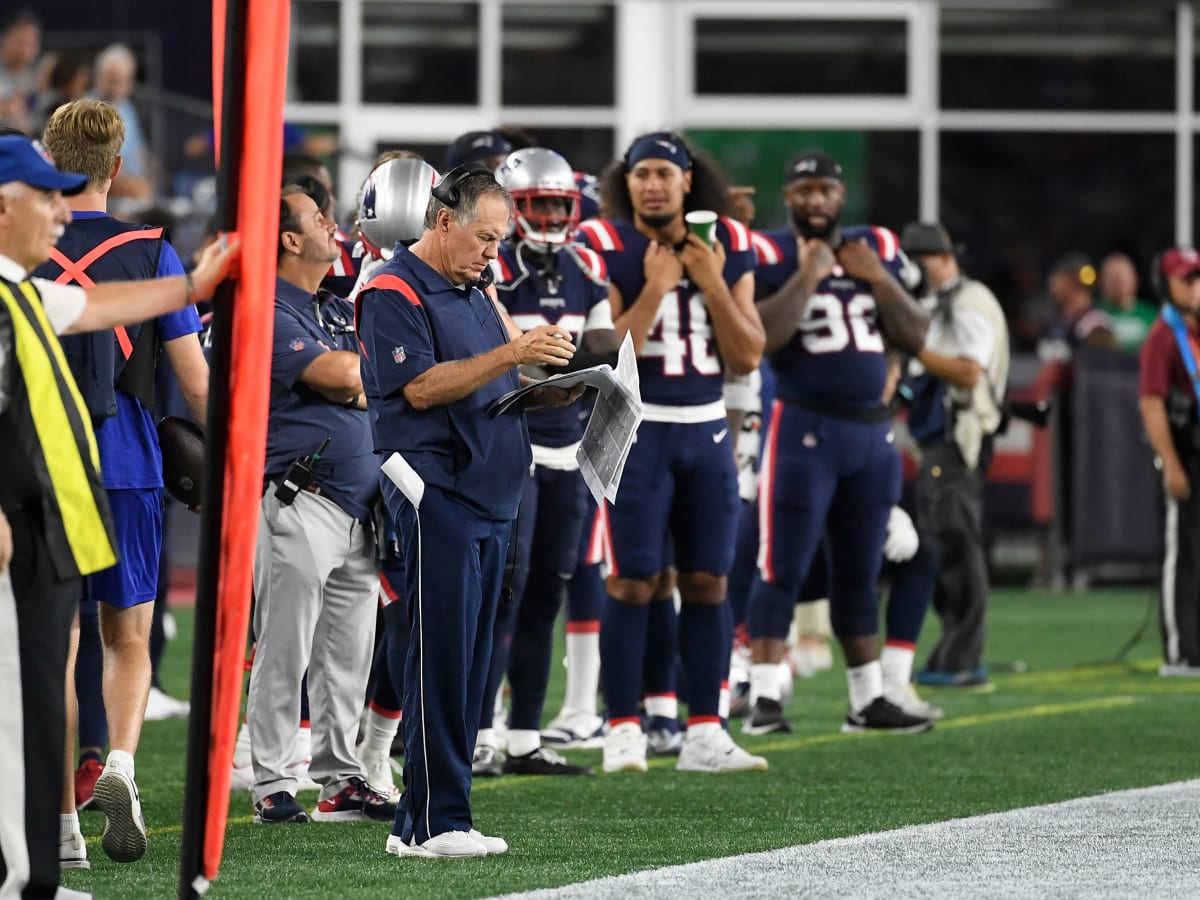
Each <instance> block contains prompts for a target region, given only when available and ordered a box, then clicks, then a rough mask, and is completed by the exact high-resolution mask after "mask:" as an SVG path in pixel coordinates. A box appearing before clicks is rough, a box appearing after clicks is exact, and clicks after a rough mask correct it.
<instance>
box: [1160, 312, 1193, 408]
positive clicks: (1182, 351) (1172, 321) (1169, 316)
mask: <svg viewBox="0 0 1200 900" xmlns="http://www.w3.org/2000/svg"><path fill="white" fill-rule="evenodd" d="M1162 317H1163V321H1164V322H1166V323H1167V325H1168V326H1170V328H1171V332H1172V333H1173V334H1174V335H1175V345H1176V346H1177V347H1178V348H1179V355H1180V356H1181V357H1182V358H1183V367H1184V368H1185V369H1186V370H1187V374H1188V378H1190V379H1191V381H1192V393H1193V394H1195V396H1196V398H1197V399H1198V400H1200V372H1197V370H1196V350H1197V349H1198V348H1197V346H1196V342H1195V339H1194V338H1193V337H1192V336H1191V335H1190V334H1189V333H1188V329H1187V324H1186V323H1185V322H1184V321H1183V315H1182V314H1181V313H1180V312H1179V310H1178V309H1176V308H1175V307H1174V306H1172V305H1171V304H1170V303H1165V304H1163V311H1162ZM1196 418H1197V420H1200V403H1197V404H1196Z"/></svg>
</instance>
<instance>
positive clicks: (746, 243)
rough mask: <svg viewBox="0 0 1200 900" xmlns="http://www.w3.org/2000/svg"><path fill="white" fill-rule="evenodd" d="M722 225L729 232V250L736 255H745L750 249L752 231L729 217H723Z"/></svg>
mask: <svg viewBox="0 0 1200 900" xmlns="http://www.w3.org/2000/svg"><path fill="white" fill-rule="evenodd" d="M721 224H722V225H724V226H725V230H726V231H727V232H729V249H730V250H731V251H733V252H734V253H744V252H745V251H747V250H749V249H750V229H749V228H747V227H746V226H745V225H743V224H742V223H741V222H739V221H738V220H737V219H731V218H729V216H721Z"/></svg>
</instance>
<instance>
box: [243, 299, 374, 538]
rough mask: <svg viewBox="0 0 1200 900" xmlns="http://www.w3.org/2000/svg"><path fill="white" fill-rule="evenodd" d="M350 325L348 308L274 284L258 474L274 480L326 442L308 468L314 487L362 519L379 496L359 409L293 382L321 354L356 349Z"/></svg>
mask: <svg viewBox="0 0 1200 900" xmlns="http://www.w3.org/2000/svg"><path fill="white" fill-rule="evenodd" d="M318 302H319V307H320V312H319V314H318ZM318 315H319V316H320V318H318ZM353 322H354V308H353V307H352V306H351V305H350V304H349V303H347V302H346V301H345V300H342V299H341V298H340V297H334V296H333V295H332V294H326V293H322V294H321V295H320V300H319V301H318V296H317V295H314V294H310V293H309V292H308V291H306V290H304V289H303V288H301V287H298V286H296V285H294V284H292V283H291V282H288V281H284V280H283V279H282V278H276V279H275V338H274V343H273V347H272V355H271V408H270V414H269V415H270V418H269V421H268V426H267V458H266V467H265V469H264V474H265V476H266V479H267V481H274V480H276V479H278V478H279V476H281V475H283V474H284V473H285V472H286V471H287V470H288V467H289V466H291V464H292V463H293V462H294V461H295V460H296V458H297V457H299V456H306V455H308V454H312V453H316V452H317V451H318V450H319V449H320V447H321V443H322V442H323V441H324V440H325V438H327V437H328V438H329V439H330V440H329V445H328V446H327V447H326V448H325V450H324V452H323V453H322V454H321V458H320V459H319V460H317V461H316V462H315V464H314V466H313V471H314V473H315V476H316V482H317V484H318V485H320V487H321V490H322V492H323V493H325V494H327V495H328V496H329V498H330V499H331V500H332V501H333V502H334V503H336V504H337V505H338V506H340V507H341V508H342V509H343V510H344V511H345V512H346V513H347V514H348V515H350V516H353V517H354V518H356V519H366V518H367V517H368V516H369V515H370V513H371V507H372V505H373V504H374V502H375V497H376V495H377V493H378V490H379V466H378V464H377V462H376V460H375V456H374V454H373V452H372V450H371V424H370V420H369V419H368V418H367V414H366V413H365V412H364V411H362V410H360V409H354V408H351V407H349V406H343V405H341V404H339V403H331V402H330V401H329V400H327V399H325V398H324V397H323V396H322V395H321V394H319V393H318V392H317V391H315V390H313V389H312V388H310V387H309V386H308V385H306V384H304V383H303V382H302V381H300V374H301V373H302V372H303V371H304V370H305V369H306V368H308V366H309V364H310V363H311V362H313V360H315V359H317V358H318V357H320V356H321V355H322V354H324V353H328V352H330V351H331V350H347V351H349V352H351V353H356V352H357V351H358V347H357V345H356V343H355V340H354V328H353Z"/></svg>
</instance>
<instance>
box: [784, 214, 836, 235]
mask: <svg viewBox="0 0 1200 900" xmlns="http://www.w3.org/2000/svg"><path fill="white" fill-rule="evenodd" d="M790 215H791V218H792V227H793V228H795V229H796V233H797V234H798V235H800V237H802V238H804V240H806V241H811V240H814V239H816V240H821V241H829V240H831V239H833V238H836V236H837V234H838V223H839V221H840V219H841V216H830V217H829V220H828V221H827V222H826V223H825V224H824V225H822V226H819V227H818V226H816V225H813V223H812V220H811V219H809V217H808V216H806V215H804V214H803V213H798V212H795V211H794V210H793V211H792V212H791V213H790Z"/></svg>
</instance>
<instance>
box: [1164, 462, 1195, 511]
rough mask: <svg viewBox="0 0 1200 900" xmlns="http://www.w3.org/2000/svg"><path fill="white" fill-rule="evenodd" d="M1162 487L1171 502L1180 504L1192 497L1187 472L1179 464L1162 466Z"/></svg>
mask: <svg viewBox="0 0 1200 900" xmlns="http://www.w3.org/2000/svg"><path fill="white" fill-rule="evenodd" d="M1163 487H1165V488H1166V489H1167V493H1168V494H1170V495H1171V498H1172V499H1173V500H1178V501H1179V502H1180V503H1182V502H1183V501H1184V500H1186V499H1187V498H1188V497H1190V496H1192V485H1191V482H1190V481H1188V477H1187V471H1186V470H1185V469H1184V468H1183V466H1181V465H1179V463H1171V464H1164V466H1163Z"/></svg>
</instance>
